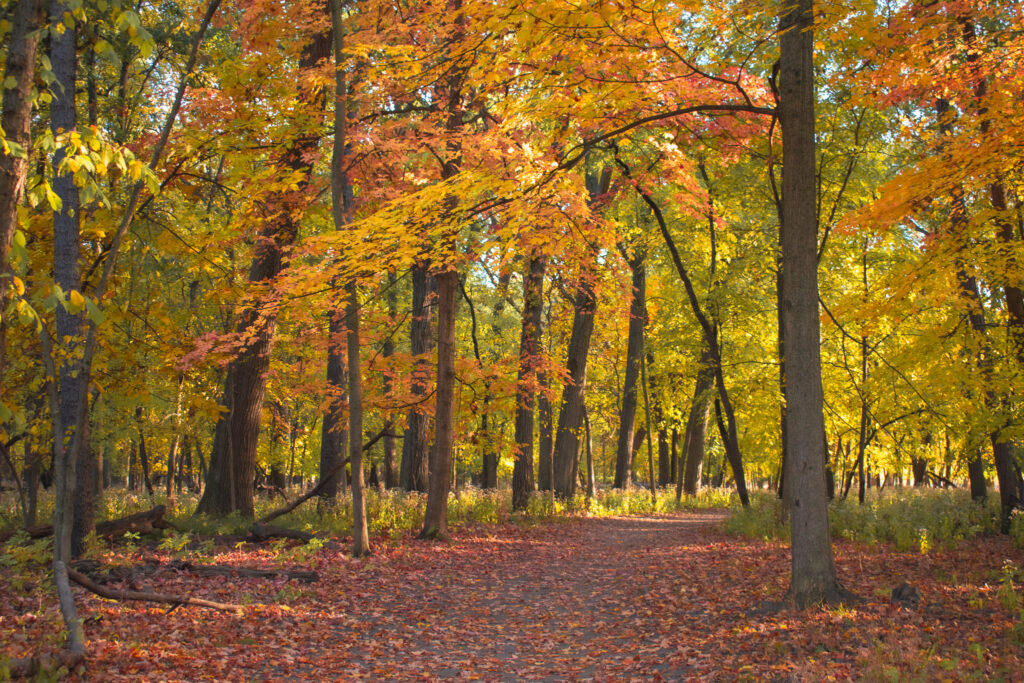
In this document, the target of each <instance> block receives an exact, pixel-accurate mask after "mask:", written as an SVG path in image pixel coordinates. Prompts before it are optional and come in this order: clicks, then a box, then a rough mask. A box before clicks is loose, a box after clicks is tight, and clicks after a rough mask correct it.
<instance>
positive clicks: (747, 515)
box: [725, 491, 789, 541]
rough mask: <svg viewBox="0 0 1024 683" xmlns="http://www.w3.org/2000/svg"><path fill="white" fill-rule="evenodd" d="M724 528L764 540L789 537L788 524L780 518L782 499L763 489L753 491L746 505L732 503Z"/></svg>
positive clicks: (729, 531)
mask: <svg viewBox="0 0 1024 683" xmlns="http://www.w3.org/2000/svg"><path fill="white" fill-rule="evenodd" d="M725 530H726V531H727V532H728V533H730V534H736V535H738V536H746V537H748V538H758V539H762V540H765V541H768V540H773V539H786V538H789V525H788V524H784V523H783V520H782V501H781V500H779V498H778V496H776V495H775V494H774V493H771V492H764V491H755V492H754V493H753V495H751V497H750V505H748V506H747V507H743V506H741V505H739V504H738V503H736V504H734V505H733V507H732V511H731V512H730V514H729V517H728V518H726V520H725Z"/></svg>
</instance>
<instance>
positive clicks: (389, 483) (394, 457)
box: [381, 272, 399, 489]
mask: <svg viewBox="0 0 1024 683" xmlns="http://www.w3.org/2000/svg"><path fill="white" fill-rule="evenodd" d="M397 281H398V278H396V277H395V274H394V273H392V272H389V273H388V285H387V286H388V291H387V296H386V298H387V302H388V316H389V319H390V320H391V321H392V322H391V324H392V325H393V324H394V320H395V318H397V317H398V296H397V295H396V293H395V286H396V284H397ZM394 354H395V342H394V341H393V339H392V336H391V335H390V334H389V335H388V336H387V337H386V338H385V339H384V345H383V348H382V349H381V356H383V357H384V358H385V359H389V358H391V357H392V356H393V355H394ZM393 392H394V379H393V377H392V374H391V372H385V373H384V396H385V397H387V398H388V399H389V400H390V399H391V398H392V394H393ZM387 419H389V420H390V419H392V417H391V415H390V414H388V415H387ZM398 472H399V470H398V454H397V452H396V449H395V435H394V434H393V433H391V432H389V433H388V434H386V435H385V436H384V486H385V487H386V488H389V489H393V488H396V487H397V486H398V481H399V480H398Z"/></svg>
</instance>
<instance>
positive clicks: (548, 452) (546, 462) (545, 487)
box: [537, 370, 555, 491]
mask: <svg viewBox="0 0 1024 683" xmlns="http://www.w3.org/2000/svg"><path fill="white" fill-rule="evenodd" d="M537 386H538V389H539V390H538V392H537V429H538V430H539V431H540V434H538V435H537V489H538V490H540V491H551V490H552V488H553V487H552V480H553V479H554V459H553V455H554V449H555V440H554V432H553V427H554V425H553V422H554V419H553V417H554V411H552V409H551V399H550V398H548V391H549V390H550V388H551V380H550V375H549V374H548V373H547V372H545V371H543V370H542V371H541V372H538V373H537Z"/></svg>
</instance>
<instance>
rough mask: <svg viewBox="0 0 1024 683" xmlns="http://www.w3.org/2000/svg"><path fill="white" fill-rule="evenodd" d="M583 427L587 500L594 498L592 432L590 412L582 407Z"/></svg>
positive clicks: (585, 407)
mask: <svg viewBox="0 0 1024 683" xmlns="http://www.w3.org/2000/svg"><path fill="white" fill-rule="evenodd" d="M583 427H584V434H585V436H586V452H587V500H590V499H592V498H593V497H594V493H595V492H594V432H593V430H592V429H591V428H590V411H589V410H587V406H586V404H584V405H583Z"/></svg>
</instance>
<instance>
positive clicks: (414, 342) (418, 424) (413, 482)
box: [401, 263, 434, 491]
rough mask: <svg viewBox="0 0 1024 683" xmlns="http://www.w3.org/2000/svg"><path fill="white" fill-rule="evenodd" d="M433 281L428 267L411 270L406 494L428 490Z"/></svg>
mask: <svg viewBox="0 0 1024 683" xmlns="http://www.w3.org/2000/svg"><path fill="white" fill-rule="evenodd" d="M433 281H434V277H433V276H431V275H430V274H429V273H428V272H427V265H426V264H425V263H423V264H417V265H415V266H413V268H412V322H411V323H410V325H409V328H410V336H411V340H410V350H411V351H412V355H413V358H415V359H416V360H415V364H416V365H415V368H414V370H413V376H412V387H411V389H412V395H413V398H414V400H416V401H417V405H414V406H412V408H410V409H409V419H408V426H407V427H406V430H405V438H404V439H403V441H402V469H401V479H402V488H404V489H405V490H406V491H426V490H427V459H428V453H427V451H428V448H429V432H430V417H429V413H428V411H427V409H426V406H425V405H424V402H425V401H426V396H427V392H428V391H429V388H430V381H429V379H428V378H429V375H430V370H429V363H430V362H429V360H428V359H427V356H426V354H427V353H429V352H430V350H431V349H432V348H433V340H432V338H431V334H430V331H431V318H432V315H431V310H430V306H431V304H430V301H429V294H430V290H431V289H433V287H432V284H433Z"/></svg>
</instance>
